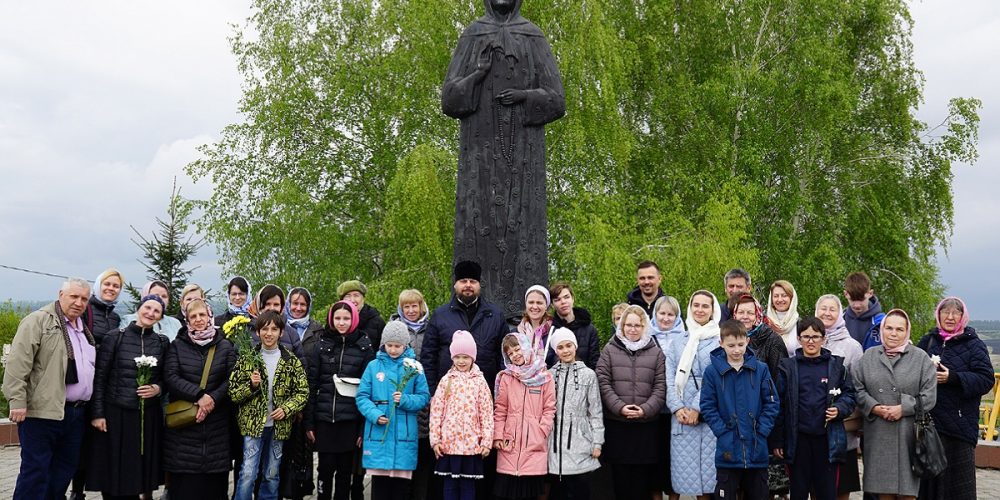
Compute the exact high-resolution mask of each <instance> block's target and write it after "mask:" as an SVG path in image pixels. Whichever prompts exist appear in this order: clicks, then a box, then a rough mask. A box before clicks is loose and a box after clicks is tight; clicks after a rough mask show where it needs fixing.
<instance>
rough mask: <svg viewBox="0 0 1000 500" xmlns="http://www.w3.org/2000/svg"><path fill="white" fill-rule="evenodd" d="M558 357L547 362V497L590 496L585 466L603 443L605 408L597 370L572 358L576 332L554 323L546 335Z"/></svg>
mask: <svg viewBox="0 0 1000 500" xmlns="http://www.w3.org/2000/svg"><path fill="white" fill-rule="evenodd" d="M549 345H550V346H551V350H552V351H554V352H555V353H556V357H557V358H558V359H559V362H558V363H556V365H555V366H553V367H552V378H553V379H555V384H556V420H555V429H554V432H553V433H552V439H550V440H549V484H551V486H552V489H551V492H550V495H549V498H550V499H553V500H562V499H574V500H587V499H589V498H590V472H591V471H593V470H595V469H597V468H598V467H600V466H601V464H600V462H598V461H597V459H598V458H599V457H600V456H601V447H602V446H603V445H604V412H603V411H602V409H601V394H600V391H599V390H598V386H597V374H595V373H594V370H591V369H590V368H587V365H586V364H585V363H584V362H583V361H578V360H577V359H576V350H577V340H576V335H574V334H573V332H572V331H571V330H570V329H568V328H557V329H556V331H554V332H552V335H551V336H550V337H549Z"/></svg>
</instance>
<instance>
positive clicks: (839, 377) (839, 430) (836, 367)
mask: <svg viewBox="0 0 1000 500" xmlns="http://www.w3.org/2000/svg"><path fill="white" fill-rule="evenodd" d="M806 359H807V358H806V357H805V355H803V354H802V349H799V350H798V351H797V352H796V353H795V357H793V358H787V359H783V360H781V366H780V368H779V369H778V373H777V379H776V385H777V390H778V396H779V397H780V398H781V415H780V417H779V418H778V419H777V420H776V423H775V426H774V430H773V431H771V436H770V438H769V439H768V443H769V446H770V448H772V449H774V448H781V449H784V451H785V463H793V462H795V452H796V449H797V445H798V435H799V431H798V427H799V364H800V363H803V362H806ZM819 359H820V360H821V361H820V362H821V363H826V366H827V377H826V378H827V381H828V382H827V385H826V386H825V387H824V389H826V390H827V393H829V391H830V390H833V389H839V390H840V391H841V392H840V395H838V396H836V398H835V400H834V404H833V406H835V407H836V408H837V417H836V418H834V419H833V420H831V421H829V422H827V424H826V438H827V447H828V455H827V459H828V460H829V461H830V463H839V462H843V461H844V455H845V453H846V451H847V433H846V432H845V431H844V419H845V418H847V417H848V416H850V415H851V413H853V412H854V406H855V391H854V381H853V380H852V379H851V374H850V372H848V370H847V367H845V366H844V358H842V357H840V356H834V355H833V354H831V353H830V351H829V350H827V349H822V350H821V351H820V355H819ZM827 401H829V395H828V396H827ZM820 411H826V410H825V409H824V410H820Z"/></svg>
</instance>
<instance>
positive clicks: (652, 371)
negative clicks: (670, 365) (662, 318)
mask: <svg viewBox="0 0 1000 500" xmlns="http://www.w3.org/2000/svg"><path fill="white" fill-rule="evenodd" d="M649 331H650V330H649V317H648V316H646V311H645V310H644V309H643V308H642V307H640V306H636V305H630V306H628V307H627V308H626V309H625V312H624V313H622V317H621V320H620V323H619V325H618V333H616V334H615V336H614V337H613V338H612V339H611V341H610V342H608V344H607V345H606V346H605V347H604V351H602V352H601V359H600V360H599V361H598V362H597V380H598V382H599V385H600V389H601V399H602V401H603V402H604V425H605V431H606V436H607V439H606V440H605V444H604V451H603V453H604V455H605V458H606V459H607V461H608V462H609V463H610V464H611V473H612V477H613V478H614V482H615V497H617V498H629V499H632V498H635V499H642V498H651V497H652V496H653V495H654V494H655V495H660V489H661V487H662V484H661V483H662V478H661V477H660V472H659V471H658V470H657V464H658V463H659V462H660V454H661V453H665V451H666V450H663V449H662V445H661V443H662V441H663V438H662V436H661V432H662V428H661V426H660V423H659V419H660V410H661V409H662V408H663V405H664V404H665V401H666V392H667V385H666V379H665V375H664V372H665V370H666V361H665V358H664V356H663V351H662V350H660V348H659V347H658V346H657V345H656V342H654V341H653V339H652V337H651V336H650V333H649Z"/></svg>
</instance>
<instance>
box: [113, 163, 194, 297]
mask: <svg viewBox="0 0 1000 500" xmlns="http://www.w3.org/2000/svg"><path fill="white" fill-rule="evenodd" d="M192 208H193V205H192V204H191V203H187V202H185V201H184V200H183V199H181V196H180V189H178V188H177V182H176V180H175V181H174V188H173V191H172V192H171V195H170V204H169V205H168V207H167V216H168V219H167V220H166V221H163V220H162V219H160V218H159V217H157V218H156V224H157V225H158V226H159V227H160V230H159V232H158V233H153V235H152V236H151V237H149V238H146V237H144V236H143V235H142V234H141V233H139V231H138V230H137V229H136V228H135V226H130V227H132V231H133V232H135V235H136V237H138V238H139V240H138V241H136V240H132V242H133V243H135V245H136V246H137V247H139V249H141V250H142V253H143V259H145V260H140V261H139V262H140V263H141V264H142V265H143V266H145V267H146V277H147V278H148V279H150V280H158V281H162V282H163V283H165V284H166V285H167V287H168V289H169V290H168V291H169V292H170V303H169V304H167V310H166V311H165V312H164V315H165V316H166V315H170V316H173V315H176V314H177V313H178V312H180V294H181V290H183V289H184V287H185V286H187V284H188V278H190V277H191V273H192V272H194V270H195V269H197V267H194V268H185V267H184V264H185V263H186V262H187V261H188V259H190V258H191V257H193V256H194V255H195V253H197V252H198V249H200V248H201V247H203V246H204V245H205V241H204V240H203V239H197V240H196V239H194V237H193V236H192V235H187V236H185V234H186V233H187V232H188V224H189V222H188V220H189V219H190V217H191V211H192ZM125 290H126V291H128V294H129V295H130V296H131V298H132V302H133V304H134V306H133V310H134V309H135V307H137V305H138V302H139V299H141V298H142V297H140V294H141V290H140V289H139V288H136V287H135V286H134V285H132V283H127V284H126V285H125Z"/></svg>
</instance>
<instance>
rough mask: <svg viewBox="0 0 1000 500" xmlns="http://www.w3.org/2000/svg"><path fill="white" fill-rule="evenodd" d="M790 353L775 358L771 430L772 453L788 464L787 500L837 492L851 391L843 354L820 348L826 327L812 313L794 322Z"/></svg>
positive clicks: (821, 498)
mask: <svg viewBox="0 0 1000 500" xmlns="http://www.w3.org/2000/svg"><path fill="white" fill-rule="evenodd" d="M798 334H799V344H800V345H801V346H802V347H800V348H798V349H796V350H795V356H794V357H791V358H786V359H783V360H781V365H780V367H779V368H778V373H777V386H778V394H779V395H780V397H781V418H779V419H778V422H777V424H776V425H775V428H774V432H772V433H771V439H770V443H771V448H772V449H773V450H774V455H775V456H777V457H779V458H784V459H785V460H786V461H787V463H788V464H789V469H791V500H806V498H807V497H808V496H809V493H810V492H812V495H813V497H812V498H814V499H816V500H834V499H835V498H837V464H838V463H840V462H843V461H844V455H845V454H846V449H847V433H846V432H845V431H844V419H845V418H847V417H848V416H849V415H850V414H851V413H852V412H853V411H854V404H855V395H854V383H853V382H852V381H851V374H850V373H849V372H848V371H847V367H846V366H844V358H842V357H840V356H834V355H833V354H831V353H830V351H828V350H826V349H824V348H823V341H824V340H826V327H824V326H823V322H822V321H820V320H819V318H816V317H815V316H806V317H805V318H802V319H801V320H799V324H798Z"/></svg>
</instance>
